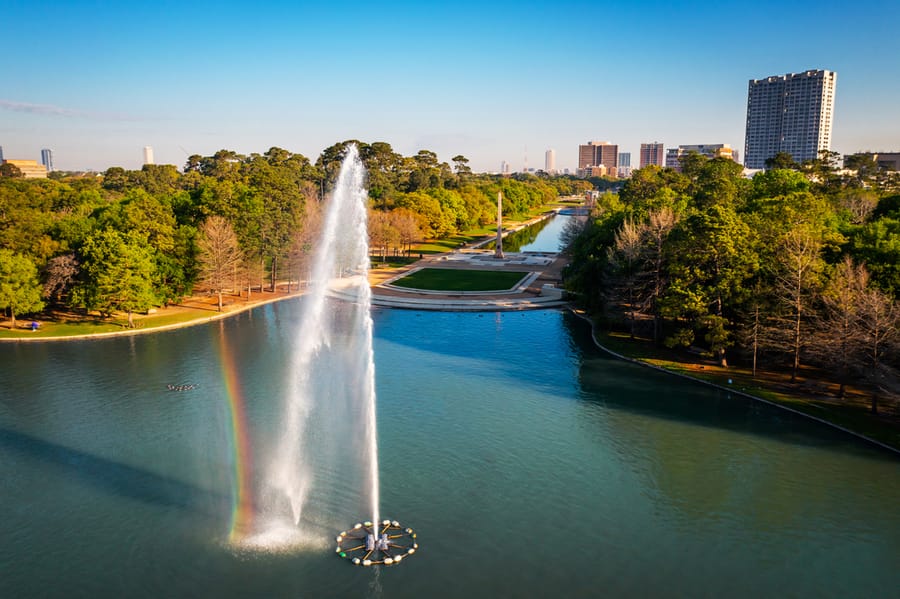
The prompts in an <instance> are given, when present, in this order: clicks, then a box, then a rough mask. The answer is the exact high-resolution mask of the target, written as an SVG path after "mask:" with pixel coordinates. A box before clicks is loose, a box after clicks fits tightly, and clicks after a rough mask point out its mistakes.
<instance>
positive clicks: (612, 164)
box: [578, 141, 619, 177]
mask: <svg viewBox="0 0 900 599" xmlns="http://www.w3.org/2000/svg"><path fill="white" fill-rule="evenodd" d="M618 164H619V146H617V145H616V144H611V143H609V142H607V141H589V142H587V144H585V145H581V146H578V170H579V172H581V171H584V172H588V169H590V168H591V167H601V166H602V167H604V168H605V174H606V175H608V176H611V177H615V176H616V166H617V165H618ZM582 176H592V175H589V174H588V175H582Z"/></svg>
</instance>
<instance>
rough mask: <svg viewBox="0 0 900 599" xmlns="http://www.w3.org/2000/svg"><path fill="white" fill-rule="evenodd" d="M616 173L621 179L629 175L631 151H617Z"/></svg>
mask: <svg viewBox="0 0 900 599" xmlns="http://www.w3.org/2000/svg"><path fill="white" fill-rule="evenodd" d="M616 174H617V175H618V176H619V178H621V179H626V178H628V177H630V176H631V152H619V164H618V165H617V168H616Z"/></svg>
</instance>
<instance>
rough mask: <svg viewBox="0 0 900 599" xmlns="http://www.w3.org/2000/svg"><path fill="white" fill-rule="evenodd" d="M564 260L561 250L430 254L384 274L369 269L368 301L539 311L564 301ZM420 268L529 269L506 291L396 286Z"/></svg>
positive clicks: (398, 305)
mask: <svg viewBox="0 0 900 599" xmlns="http://www.w3.org/2000/svg"><path fill="white" fill-rule="evenodd" d="M565 263H566V259H565V258H564V257H563V256H561V255H560V254H550V253H543V252H524V253H519V254H507V255H506V256H505V257H504V258H503V259H496V258H493V251H479V250H461V251H456V252H451V253H449V254H440V255H437V256H429V257H427V258H423V259H422V260H419V261H418V262H415V263H413V264H411V265H409V266H408V267H405V268H403V269H400V270H392V271H390V272H389V273H387V276H383V274H382V273H380V272H379V271H378V269H374V270H373V271H370V281H371V282H372V283H373V286H372V304H373V305H375V306H383V307H390V308H407V309H411V310H443V311H471V312H495V311H508V310H542V309H547V308H559V307H562V306H565V305H567V304H568V302H567V301H566V300H565V299H563V293H562V285H561V283H562V280H561V274H562V268H563V266H565ZM422 268H446V269H452V270H516V271H524V272H528V273H529V275H528V276H526V277H525V279H523V281H522V283H521V284H520V285H519V286H518V287H516V288H514V289H511V290H508V291H489V292H483V293H482V292H472V291H466V292H456V293H454V292H443V291H423V290H415V289H407V288H403V287H398V286H396V285H394V284H393V283H394V282H395V281H397V280H398V279H400V278H402V277H404V276H406V275H407V274H409V273H411V272H414V271H416V270H419V269H422Z"/></svg>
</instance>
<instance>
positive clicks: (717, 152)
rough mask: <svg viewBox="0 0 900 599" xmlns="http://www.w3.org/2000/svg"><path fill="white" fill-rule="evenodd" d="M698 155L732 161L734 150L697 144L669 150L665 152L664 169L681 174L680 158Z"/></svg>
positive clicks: (724, 145) (726, 146)
mask: <svg viewBox="0 0 900 599" xmlns="http://www.w3.org/2000/svg"><path fill="white" fill-rule="evenodd" d="M692 152H693V153H696V154H700V155H702V156H706V157H707V158H728V159H729V160H734V150H733V149H732V148H731V146H730V145H728V144H698V145H692V146H678V147H677V148H669V150H668V151H667V152H666V167H668V168H674V169H675V170H676V171H678V172H679V173H680V172H681V157H682V156H684V155H685V154H690V153H692Z"/></svg>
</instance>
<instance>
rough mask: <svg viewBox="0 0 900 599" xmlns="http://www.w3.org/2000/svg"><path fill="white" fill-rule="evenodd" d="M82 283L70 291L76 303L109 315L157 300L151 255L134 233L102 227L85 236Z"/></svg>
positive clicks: (130, 311) (139, 308)
mask: <svg viewBox="0 0 900 599" xmlns="http://www.w3.org/2000/svg"><path fill="white" fill-rule="evenodd" d="M81 254H82V255H81V264H82V276H83V279H82V281H81V284H80V285H79V286H78V287H76V288H75V289H74V290H73V296H74V297H73V300H74V303H75V304H76V305H80V306H83V307H85V308H87V309H88V310H98V311H99V312H100V314H101V316H104V317H108V316H111V315H112V314H113V312H115V311H123V312H127V314H128V326H129V328H133V327H134V319H133V313H134V312H137V311H145V310H147V309H148V308H150V307H151V306H153V305H154V303H155V302H156V301H157V299H156V296H155V294H154V292H153V283H152V282H153V280H154V278H155V276H156V272H155V265H154V262H153V255H152V253H151V251H150V248H149V247H148V246H147V244H146V241H145V240H144V239H142V238H141V237H139V236H137V235H134V234H123V233H120V232H118V231H116V230H115V229H104V230H102V231H98V232H96V233H94V234H93V235H91V236H90V237H88V239H87V240H86V241H85V243H84V246H83V247H82V248H81Z"/></svg>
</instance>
